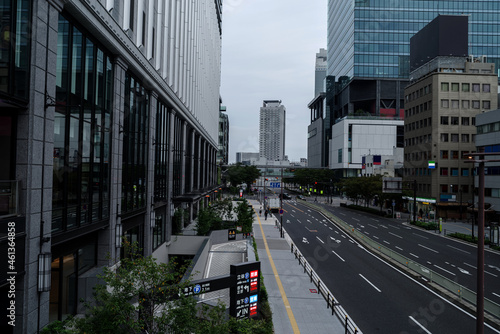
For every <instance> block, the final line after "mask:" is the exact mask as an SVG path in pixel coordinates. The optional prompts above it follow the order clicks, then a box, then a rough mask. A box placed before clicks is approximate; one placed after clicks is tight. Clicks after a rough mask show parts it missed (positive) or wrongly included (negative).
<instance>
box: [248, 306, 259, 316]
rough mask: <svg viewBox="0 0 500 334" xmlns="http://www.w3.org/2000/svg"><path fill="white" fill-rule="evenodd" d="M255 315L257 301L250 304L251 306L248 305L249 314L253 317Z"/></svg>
mask: <svg viewBox="0 0 500 334" xmlns="http://www.w3.org/2000/svg"><path fill="white" fill-rule="evenodd" d="M256 315H257V303H255V304H252V306H250V316H251V317H254V316H256Z"/></svg>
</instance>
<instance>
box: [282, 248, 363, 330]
mask: <svg viewBox="0 0 500 334" xmlns="http://www.w3.org/2000/svg"><path fill="white" fill-rule="evenodd" d="M289 242H290V245H291V252H292V253H293V254H294V255H295V258H296V259H297V260H299V264H300V265H301V266H302V267H304V273H307V275H308V276H309V278H310V279H311V283H313V284H314V285H315V286H316V288H317V289H318V290H317V293H318V294H321V295H322V296H323V298H325V301H326V308H329V309H331V310H332V315H335V316H337V318H338V319H339V320H340V322H341V323H342V324H343V325H344V328H345V334H362V333H361V331H360V330H358V328H357V327H356V324H354V322H353V321H352V320H351V319H349V317H348V315H347V313H346V311H345V310H344V308H343V307H342V306H341V305H340V304H339V303H337V302H336V301H335V297H334V296H333V294H332V293H331V291H330V290H329V289H328V287H327V286H326V285H325V284H324V283H323V282H322V281H321V279H320V277H319V276H318V274H316V272H315V271H314V270H313V268H312V267H311V265H310V264H309V263H308V262H307V260H306V258H305V257H304V256H303V255H302V253H301V252H300V250H299V249H298V248H297V246H294V244H293V242H292V241H291V240H289Z"/></svg>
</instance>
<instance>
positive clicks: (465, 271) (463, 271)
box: [458, 267, 472, 276]
mask: <svg viewBox="0 0 500 334" xmlns="http://www.w3.org/2000/svg"><path fill="white" fill-rule="evenodd" d="M458 270H460V272H461V273H462V274H466V275H469V276H472V274H471V273H470V272H468V271H467V270H465V269H462V268H460V267H458Z"/></svg>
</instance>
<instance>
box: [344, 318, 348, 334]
mask: <svg viewBox="0 0 500 334" xmlns="http://www.w3.org/2000/svg"><path fill="white" fill-rule="evenodd" d="M345 334H348V330H347V315H346V316H345Z"/></svg>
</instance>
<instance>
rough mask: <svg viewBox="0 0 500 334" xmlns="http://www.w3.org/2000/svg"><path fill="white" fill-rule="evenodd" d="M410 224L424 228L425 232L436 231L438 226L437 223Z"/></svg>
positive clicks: (418, 222)
mask: <svg viewBox="0 0 500 334" xmlns="http://www.w3.org/2000/svg"><path fill="white" fill-rule="evenodd" d="M410 224H412V225H415V226H418V227H421V228H424V229H426V230H437V229H438V224H437V223H425V222H423V221H420V220H417V221H416V222H415V221H411V222H410Z"/></svg>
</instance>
